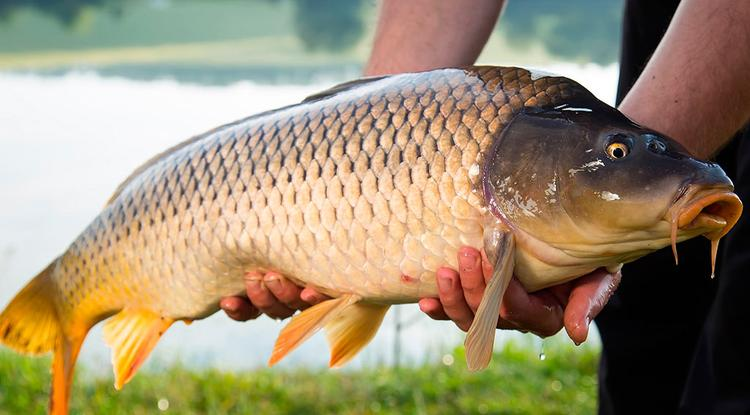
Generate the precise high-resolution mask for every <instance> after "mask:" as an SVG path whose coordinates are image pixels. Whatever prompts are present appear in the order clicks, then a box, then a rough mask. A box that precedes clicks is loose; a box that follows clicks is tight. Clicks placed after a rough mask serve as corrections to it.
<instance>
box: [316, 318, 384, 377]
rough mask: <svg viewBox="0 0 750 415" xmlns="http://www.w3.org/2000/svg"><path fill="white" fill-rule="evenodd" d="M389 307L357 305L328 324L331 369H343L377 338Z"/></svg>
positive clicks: (327, 334)
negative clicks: (376, 334) (376, 335)
mask: <svg viewBox="0 0 750 415" xmlns="http://www.w3.org/2000/svg"><path fill="white" fill-rule="evenodd" d="M388 308H389V306H387V305H380V304H367V303H357V304H354V305H352V306H351V307H348V308H347V309H346V313H341V314H339V316H338V317H336V318H335V319H334V320H332V321H331V322H329V323H328V324H326V327H325V328H326V336H327V337H328V344H329V345H330V347H331V360H330V362H329V366H330V367H341V366H343V365H344V364H346V362H348V361H349V360H351V359H352V358H353V357H354V356H356V355H357V353H359V351H360V350H362V348H363V347H365V346H367V343H369V342H370V340H372V338H373V337H375V333H377V331H378V328H380V324H381V323H382V322H383V317H384V316H385V313H386V312H387V311H388Z"/></svg>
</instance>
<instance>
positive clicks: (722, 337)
mask: <svg viewBox="0 0 750 415" xmlns="http://www.w3.org/2000/svg"><path fill="white" fill-rule="evenodd" d="M678 4H679V0H661V1H653V0H651V1H649V0H626V7H625V14H624V17H623V38H622V48H621V57H620V79H619V86H618V94H617V101H618V103H619V102H620V101H621V100H622V99H623V97H624V96H625V95H626V94H627V92H628V91H629V90H630V88H631V87H632V86H633V84H634V83H635V81H636V79H637V78H638V76H639V75H640V73H641V71H642V70H643V68H644V67H645V65H646V63H647V62H648V59H649V57H650V56H651V55H652V54H653V52H654V50H655V49H656V46H657V45H658V43H659V42H660V41H661V38H662V36H663V35H664V33H665V32H666V30H667V27H668V25H669V23H670V21H671V19H672V15H673V14H674V11H675V10H676V8H677V6H678ZM717 64H720V63H717ZM748 70H750V68H748ZM686 82H689V81H686ZM749 143H750V137H747V136H745V137H737V138H735V139H734V140H733V141H732V143H731V144H730V145H729V146H728V147H727V148H725V149H724V150H723V151H722V153H721V154H720V155H719V156H718V157H717V161H718V162H719V164H721V165H722V167H723V168H724V169H725V171H727V174H728V175H729V176H730V177H731V178H732V179H733V180H734V182H735V186H736V191H737V193H738V195H739V196H740V198H741V199H743V200H745V201H748V200H750V144H749ZM747 216H748V215H747V214H745V215H743V216H742V218H741V219H740V221H739V223H738V224H737V225H736V226H735V228H734V229H733V230H732V232H731V233H730V234H729V235H728V236H727V237H725V238H724V239H722V243H721V248H720V249H721V251H720V255H719V258H720V261H719V263H718V264H717V278H716V279H715V280H711V279H710V278H709V275H710V274H711V268H710V254H709V242H708V240H706V239H704V238H695V239H692V240H689V241H686V242H683V243H681V244H679V246H678V250H679V254H680V264H679V266H675V264H674V259H673V257H672V252H671V249H669V248H665V249H663V250H660V251H658V252H656V253H654V254H651V255H648V256H647V257H644V258H642V259H640V260H638V261H636V262H634V263H631V264H627V265H626V266H625V267H624V268H623V271H622V274H623V279H622V283H621V285H620V288H619V289H618V290H617V292H616V293H615V294H614V296H613V297H612V299H611V300H610V302H609V304H608V305H607V307H605V309H604V310H603V312H602V313H601V314H600V315H599V317H597V319H596V322H597V326H598V328H599V331H600V333H601V337H602V344H603V351H602V359H601V364H600V372H599V382H600V383H599V395H600V396H599V413H600V414H634V413H639V414H642V413H655V414H672V413H690V414H693V413H695V414H698V413H700V414H707V413H750V398H748V394H750V364H749V363H748V362H750V359H749V358H748V357H747V356H746V355H745V353H746V352H750V337H749V336H748V329H750V327H749V326H750V324H749V323H750V307H747V306H745V305H744V304H743V303H744V298H743V297H744V296H745V295H748V294H750V222H749V221H748V220H747Z"/></svg>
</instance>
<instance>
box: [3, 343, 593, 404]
mask: <svg viewBox="0 0 750 415" xmlns="http://www.w3.org/2000/svg"><path fill="white" fill-rule="evenodd" d="M545 351H546V355H547V358H546V360H544V361H541V360H539V357H538V355H537V353H538V348H536V347H533V346H531V345H520V344H518V343H509V344H508V345H506V346H505V348H504V349H502V350H500V351H498V352H497V353H496V355H495V357H494V359H493V363H492V364H491V366H490V368H489V369H488V370H486V371H483V372H479V373H470V372H468V371H467V370H466V367H465V363H464V357H463V350H462V349H457V350H456V351H454V352H453V353H452V354H451V355H450V357H448V356H442V357H441V358H440V359H433V360H436V361H432V362H426V363H424V364H421V365H414V366H410V367H402V368H392V367H372V368H365V369H357V370H337V371H330V370H327V369H309V368H307V369H304V368H302V369H292V370H279V369H258V370H253V371H244V372H222V371H218V370H213V369H204V370H194V369H186V368H184V367H181V366H179V365H176V366H172V367H169V368H167V369H165V370H162V371H144V372H142V373H139V374H138V375H137V376H136V377H135V378H134V379H133V381H132V382H131V383H130V384H128V385H127V386H126V387H125V388H124V389H123V390H122V391H120V392H116V391H115V390H114V389H113V387H112V379H111V378H108V377H107V378H97V377H93V376H90V375H88V374H87V370H86V368H80V369H79V370H78V371H77V372H76V384H75V387H74V392H73V402H72V412H73V413H76V414H77V413H81V414H94V413H101V414H153V413H160V410H159V408H158V406H159V404H158V403H159V401H160V400H167V401H168V402H169V408H168V409H167V411H166V412H167V413H175V414H235V413H236V414H484V413H488V414H569V413H576V414H587V413H593V412H594V411H595V408H596V366H597V361H598V350H597V349H596V348H594V347H589V346H583V347H580V348H574V347H573V346H569V345H567V344H563V343H562V342H560V341H558V342H554V343H549V344H546V345H545ZM451 358H452V359H453V362H451ZM446 363H449V364H448V365H446ZM450 363H452V364H450ZM48 382H49V358H45V359H33V358H25V357H20V356H17V355H15V354H12V353H11V352H8V351H5V350H4V351H0V414H20V413H23V414H43V413H45V410H46V404H47V391H48ZM164 403H165V401H162V405H164Z"/></svg>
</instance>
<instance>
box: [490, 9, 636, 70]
mask: <svg viewBox="0 0 750 415" xmlns="http://www.w3.org/2000/svg"><path fill="white" fill-rule="evenodd" d="M622 9H623V0H597V1H589V0H567V1H559V0H508V5H507V7H506V10H505V13H504V14H503V18H502V21H501V22H500V25H499V30H500V32H501V33H502V34H503V35H505V36H506V38H507V39H508V41H509V43H510V44H511V45H513V47H515V48H524V47H528V46H531V45H532V44H534V43H536V42H541V43H542V44H543V45H544V47H545V49H546V50H547V51H548V52H550V53H551V54H552V55H553V56H557V57H560V58H564V59H565V60H578V61H589V62H595V63H598V64H609V63H612V62H615V61H617V58H618V55H617V53H618V50H619V48H618V45H619V44H618V41H619V39H620V20H621V17H622Z"/></svg>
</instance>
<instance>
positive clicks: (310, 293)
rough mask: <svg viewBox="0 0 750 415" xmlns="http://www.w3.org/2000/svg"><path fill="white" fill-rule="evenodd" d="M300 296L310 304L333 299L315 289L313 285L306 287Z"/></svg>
mask: <svg viewBox="0 0 750 415" xmlns="http://www.w3.org/2000/svg"><path fill="white" fill-rule="evenodd" d="M299 297H300V298H301V299H302V301H304V302H306V303H307V304H310V305H315V304H318V303H322V302H323V301H326V300H330V299H331V297H329V296H327V295H325V294H321V293H319V292H317V291H315V289H314V288H312V287H305V288H304V289H303V290H302V292H301V293H300V295H299Z"/></svg>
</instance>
